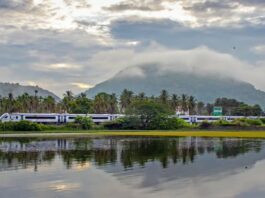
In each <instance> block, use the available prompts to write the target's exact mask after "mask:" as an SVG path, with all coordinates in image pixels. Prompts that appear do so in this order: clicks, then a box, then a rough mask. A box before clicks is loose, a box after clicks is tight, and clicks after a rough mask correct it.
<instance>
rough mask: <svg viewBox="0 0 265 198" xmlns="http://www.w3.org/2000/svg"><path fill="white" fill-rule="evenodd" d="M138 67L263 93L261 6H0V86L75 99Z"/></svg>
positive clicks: (180, 0)
mask: <svg viewBox="0 0 265 198" xmlns="http://www.w3.org/2000/svg"><path fill="white" fill-rule="evenodd" d="M143 64H154V65H160V66H161V69H163V70H187V71H195V72H204V73H207V72H209V73H217V74H220V75H228V76H232V77H235V78H237V79H241V80H244V81H248V82H250V83H252V84H254V85H255V86H256V87H257V88H258V89H262V90H265V78H264V76H265V1H264V0H233V1H231V0H222V1H218V0H188V1H187V0H0V81H1V82H18V83H21V84H24V85H27V84H30V85H35V84H37V85H39V86H41V87H43V88H46V89H49V90H51V91H53V92H55V93H57V94H58V95H61V94H62V93H63V92H64V91H65V90H69V89H71V90H72V91H74V93H79V92H81V91H84V90H86V89H87V88H89V87H91V86H93V85H95V84H97V83H99V82H102V81H104V80H106V79H108V78H110V77H112V76H113V75H115V74H116V73H117V72H118V71H120V70H122V69H123V68H126V67H128V66H130V67H134V66H138V65H143ZM137 72H138V73H139V71H137Z"/></svg>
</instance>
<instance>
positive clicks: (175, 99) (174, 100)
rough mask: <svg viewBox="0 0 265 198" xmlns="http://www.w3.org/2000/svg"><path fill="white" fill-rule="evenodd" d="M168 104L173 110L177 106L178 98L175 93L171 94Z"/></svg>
mask: <svg viewBox="0 0 265 198" xmlns="http://www.w3.org/2000/svg"><path fill="white" fill-rule="evenodd" d="M170 106H171V109H172V110H173V111H176V110H177V108H178V106H179V98H178V96H177V94H173V95H172V97H171V101H170Z"/></svg>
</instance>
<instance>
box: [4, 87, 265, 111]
mask: <svg viewBox="0 0 265 198" xmlns="http://www.w3.org/2000/svg"><path fill="white" fill-rule="evenodd" d="M146 102H152V103H153V105H163V106H164V107H166V108H167V109H168V111H170V114H174V113H175V111H176V110H179V111H183V112H189V114H190V115H195V114H197V115H211V114H212V111H213V107H214V106H220V107H222V108H223V110H224V115H238V116H250V115H251V116H260V115H264V112H263V110H262V109H261V107H260V106H259V105H253V106H252V105H247V104H245V103H243V102H239V101H237V100H235V99H228V98H217V99H216V101H215V102H214V103H213V104H210V103H208V104H204V103H203V102H201V101H198V100H196V98H195V97H194V96H188V95H185V94H182V95H177V94H172V95H171V94H169V93H168V92H167V91H166V90H162V91H161V93H160V95H159V96H157V97H156V96H151V97H147V96H146V94H145V93H139V94H135V93H133V92H132V91H129V90H127V89H125V90H123V92H122V93H121V95H120V97H117V96H116V95H115V94H107V93H104V92H102V93H98V94H97V95H96V96H95V97H94V99H89V98H87V96H86V95H85V94H84V93H81V94H80V95H78V96H74V95H73V93H72V92H71V91H67V92H66V93H65V94H64V97H63V99H62V100H61V101H56V100H55V99H54V98H53V97H51V96H47V97H41V96H38V91H37V90H36V92H35V95H34V96H32V95H29V94H27V93H24V94H22V95H20V96H18V97H16V98H15V97H14V96H13V94H12V93H10V94H9V95H8V96H7V97H1V96H0V114H3V113H6V112H8V113H12V112H25V113H54V112H56V113H64V112H68V113H80V114H87V113H109V114H114V113H128V111H129V110H131V109H132V105H134V106H135V105H138V106H139V105H141V104H143V105H146V104H145V103H146Z"/></svg>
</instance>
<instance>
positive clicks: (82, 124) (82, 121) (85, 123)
mask: <svg viewBox="0 0 265 198" xmlns="http://www.w3.org/2000/svg"><path fill="white" fill-rule="evenodd" d="M74 124H76V125H77V126H79V128H80V129H83V130H88V129H92V128H93V124H94V123H93V120H92V119H91V118H90V117H82V116H78V117H76V119H75V122H74ZM74 124H73V125H72V126H74Z"/></svg>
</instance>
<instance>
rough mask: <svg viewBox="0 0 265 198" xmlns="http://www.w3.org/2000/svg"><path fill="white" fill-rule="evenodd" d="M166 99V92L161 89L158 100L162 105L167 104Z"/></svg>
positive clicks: (167, 96)
mask: <svg viewBox="0 0 265 198" xmlns="http://www.w3.org/2000/svg"><path fill="white" fill-rule="evenodd" d="M168 98H169V95H168V92H167V90H165V89H163V90H162V91H161V94H160V96H159V100H160V102H161V103H162V104H168Z"/></svg>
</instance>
